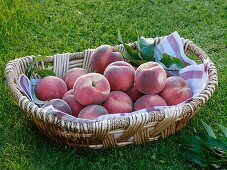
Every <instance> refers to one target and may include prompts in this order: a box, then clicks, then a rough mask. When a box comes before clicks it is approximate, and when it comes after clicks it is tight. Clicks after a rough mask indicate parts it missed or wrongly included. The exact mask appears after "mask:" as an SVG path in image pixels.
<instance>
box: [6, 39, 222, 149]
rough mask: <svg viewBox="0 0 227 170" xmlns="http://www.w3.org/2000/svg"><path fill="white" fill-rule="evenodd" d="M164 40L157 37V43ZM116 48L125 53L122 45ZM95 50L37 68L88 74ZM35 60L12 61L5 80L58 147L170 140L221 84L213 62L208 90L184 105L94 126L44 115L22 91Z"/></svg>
mask: <svg viewBox="0 0 227 170" xmlns="http://www.w3.org/2000/svg"><path fill="white" fill-rule="evenodd" d="M163 38H164V37H158V38H154V42H155V44H158V43H159V42H160V41H161V40H162V39H163ZM182 42H183V45H184V51H185V53H188V52H191V53H193V54H194V55H195V56H196V57H198V58H199V59H200V60H201V61H204V60H207V59H209V57H208V56H207V55H206V53H205V52H204V51H203V50H202V49H200V48H199V47H197V46H196V45H195V44H193V43H192V42H191V41H189V40H188V39H182ZM131 45H134V44H131ZM116 48H117V49H118V50H120V51H124V47H123V46H122V45H119V46H116ZM93 51H94V50H93V49H87V50H85V51H84V52H76V53H66V54H58V55H55V56H50V57H48V59H47V60H45V61H42V62H40V63H39V64H38V65H37V67H40V68H43V67H44V65H45V64H48V63H52V64H53V67H52V69H53V70H54V72H55V73H56V75H57V76H58V77H63V76H64V74H65V73H66V71H67V70H68V69H71V68H74V67H83V68H85V69H86V70H88V72H92V71H93V70H92V69H91V67H90V58H91V55H92V53H93ZM33 60H34V56H27V57H23V58H19V59H15V60H12V61H10V62H8V64H7V66H6V68H5V77H6V79H7V84H8V87H9V90H10V92H11V93H12V95H13V97H14V99H15V100H16V102H17V103H18V105H19V106H20V107H21V108H22V109H23V110H24V111H25V112H27V115H28V116H29V117H30V118H31V120H32V121H33V122H34V123H35V125H36V126H37V127H38V129H39V130H40V131H41V132H43V133H44V134H45V135H46V136H47V137H48V138H49V139H50V140H52V141H54V142H56V143H58V144H67V145H69V146H72V147H89V148H102V147H104V148H110V147H115V146H124V145H127V144H131V143H135V144H144V143H147V142H150V141H153V140H157V139H159V138H166V137H168V136H170V135H173V134H175V133H176V132H177V131H179V130H181V129H182V128H184V127H185V126H186V124H187V122H188V121H189V120H190V119H191V118H192V117H193V116H194V115H195V114H196V113H197V112H198V110H199V108H200V107H201V106H202V105H203V104H205V103H206V102H207V100H208V99H209V98H210V97H211V96H212V94H213V93H214V91H215V88H216V87H217V85H218V77H217V71H216V68H215V66H214V64H213V63H212V62H211V63H210V67H209V70H208V75H209V80H208V84H207V86H206V88H205V89H204V90H203V91H202V92H201V94H200V95H199V96H197V97H194V98H193V100H192V101H191V102H189V103H187V104H184V105H183V106H178V107H173V108H168V109H163V110H161V111H152V112H149V113H147V112H146V113H141V114H136V115H130V116H128V117H127V118H121V117H119V118H118V119H116V120H103V121H97V122H94V123H82V122H70V121H65V120H61V119H59V118H58V117H56V116H54V115H49V114H47V113H45V112H43V111H42V109H41V108H39V107H38V106H37V105H35V104H34V103H32V102H31V101H30V100H29V99H28V98H27V97H26V96H25V95H24V94H23V93H22V92H21V90H20V87H19V85H18V82H17V81H18V77H19V76H20V75H21V74H24V72H25V69H26V68H27V67H28V66H29V64H30V63H31V62H32V61H33Z"/></svg>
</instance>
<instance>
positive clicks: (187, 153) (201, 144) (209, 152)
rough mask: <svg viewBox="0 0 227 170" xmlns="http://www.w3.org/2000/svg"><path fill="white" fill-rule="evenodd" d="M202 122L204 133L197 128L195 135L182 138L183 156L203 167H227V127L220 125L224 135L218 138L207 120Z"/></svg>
mask: <svg viewBox="0 0 227 170" xmlns="http://www.w3.org/2000/svg"><path fill="white" fill-rule="evenodd" d="M201 122H202V126H203V129H204V132H203V133H198V132H197V131H196V130H195V135H194V136H184V137H182V138H181V139H180V141H179V142H180V145H181V146H182V151H183V152H182V156H183V157H184V158H185V159H186V160H189V161H192V162H194V163H196V164H198V165H199V166H201V167H212V168H215V169H225V168H227V128H226V127H224V126H221V125H218V126H219V128H220V130H221V132H222V135H221V137H220V138H217V136H216V135H215V133H214V131H213V129H212V128H211V127H210V126H209V125H207V124H206V123H205V122H203V121H201Z"/></svg>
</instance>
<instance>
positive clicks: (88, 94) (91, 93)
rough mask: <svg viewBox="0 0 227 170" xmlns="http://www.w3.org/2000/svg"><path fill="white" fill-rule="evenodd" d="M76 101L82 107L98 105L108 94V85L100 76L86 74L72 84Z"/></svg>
mask: <svg viewBox="0 0 227 170" xmlns="http://www.w3.org/2000/svg"><path fill="white" fill-rule="evenodd" d="M73 89H74V95H75V97H76V100H77V101H78V102H79V103H80V104H81V105H84V106H87V105H91V104H100V103H102V102H103V101H105V100H106V99H107V97H108V96H109V94H110V84H109V82H108V80H107V79H106V78H105V77H104V76H103V75H101V74H98V73H88V74H85V75H83V76H80V77H79V78H78V79H77V80H76V82H75V83H74V87H73Z"/></svg>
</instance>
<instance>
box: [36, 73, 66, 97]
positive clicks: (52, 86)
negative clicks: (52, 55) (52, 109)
mask: <svg viewBox="0 0 227 170" xmlns="http://www.w3.org/2000/svg"><path fill="white" fill-rule="evenodd" d="M66 92H67V86H66V84H65V82H64V81H63V80H62V79H60V78H58V77H55V76H47V77H44V78H42V79H41V80H40V81H39V82H38V83H37V85H36V87H35V94H36V96H37V98H38V99H39V100H43V101H45V100H50V99H61V98H62V97H63V95H64V94H65V93H66Z"/></svg>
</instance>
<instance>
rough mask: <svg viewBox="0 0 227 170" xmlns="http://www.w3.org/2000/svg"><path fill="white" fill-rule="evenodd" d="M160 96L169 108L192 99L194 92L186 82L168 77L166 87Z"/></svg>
mask: <svg viewBox="0 0 227 170" xmlns="http://www.w3.org/2000/svg"><path fill="white" fill-rule="evenodd" d="M160 96H162V97H163V99H165V101H166V103H167V104H168V105H169V106H172V105H177V104H179V103H181V102H184V101H185V100H187V99H190V98H191V97H192V90H191V88H190V87H189V86H188V85H187V83H186V81H185V80H184V79H183V78H181V77H177V76H172V77H168V78H167V80H166V85H165V87H164V89H163V90H162V91H161V93H160Z"/></svg>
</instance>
